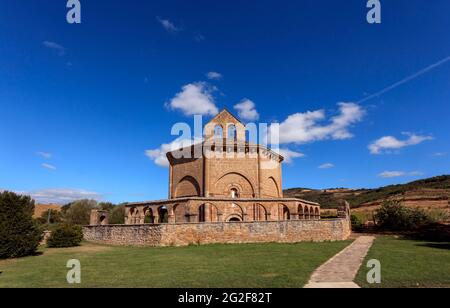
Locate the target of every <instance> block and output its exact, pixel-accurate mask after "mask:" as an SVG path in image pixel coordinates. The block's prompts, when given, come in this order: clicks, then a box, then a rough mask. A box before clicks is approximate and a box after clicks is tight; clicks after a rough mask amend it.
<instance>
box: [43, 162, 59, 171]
mask: <svg viewBox="0 0 450 308" xmlns="http://www.w3.org/2000/svg"><path fill="white" fill-rule="evenodd" d="M41 166H42V167H44V168H45V169H49V170H56V167H55V166H53V165H50V164H46V163H44V164H41Z"/></svg>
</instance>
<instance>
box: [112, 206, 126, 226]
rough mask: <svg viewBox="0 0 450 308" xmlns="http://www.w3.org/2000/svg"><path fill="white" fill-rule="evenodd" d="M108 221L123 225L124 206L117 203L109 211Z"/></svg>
mask: <svg viewBox="0 0 450 308" xmlns="http://www.w3.org/2000/svg"><path fill="white" fill-rule="evenodd" d="M109 223H110V224H112V225H123V224H124V223H125V206H123V205H117V206H115V207H114V208H113V209H112V210H111V211H110V215H109Z"/></svg>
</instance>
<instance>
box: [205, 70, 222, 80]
mask: <svg viewBox="0 0 450 308" xmlns="http://www.w3.org/2000/svg"><path fill="white" fill-rule="evenodd" d="M206 77H207V78H208V79H210V80H220V79H222V77H223V76H222V74H221V73H218V72H208V73H207V74H206Z"/></svg>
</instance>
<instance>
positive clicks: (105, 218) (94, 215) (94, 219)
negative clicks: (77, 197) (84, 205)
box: [89, 210, 109, 226]
mask: <svg viewBox="0 0 450 308" xmlns="http://www.w3.org/2000/svg"><path fill="white" fill-rule="evenodd" d="M89 224H90V225H91V226H100V225H101V226H105V225H108V224H109V212H108V211H101V210H92V211H91V217H90V223H89Z"/></svg>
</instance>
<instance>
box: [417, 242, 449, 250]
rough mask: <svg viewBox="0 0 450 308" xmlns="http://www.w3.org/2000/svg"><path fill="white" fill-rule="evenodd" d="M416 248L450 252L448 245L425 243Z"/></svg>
mask: <svg viewBox="0 0 450 308" xmlns="http://www.w3.org/2000/svg"><path fill="white" fill-rule="evenodd" d="M416 246H421V247H429V248H437V249H446V250H450V243H425V244H417V245H416Z"/></svg>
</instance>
